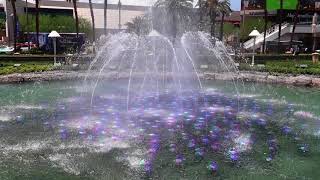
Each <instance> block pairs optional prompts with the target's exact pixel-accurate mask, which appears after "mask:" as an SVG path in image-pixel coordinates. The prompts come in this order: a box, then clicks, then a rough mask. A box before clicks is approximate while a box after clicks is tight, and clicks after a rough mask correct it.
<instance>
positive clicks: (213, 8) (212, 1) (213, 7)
mask: <svg viewBox="0 0 320 180" xmlns="http://www.w3.org/2000/svg"><path fill="white" fill-rule="evenodd" d="M217 5H218V0H207V3H206V6H207V8H208V10H209V15H210V21H211V22H210V23H211V30H210V33H211V36H212V37H215V34H216V33H215V28H216V18H217Z"/></svg>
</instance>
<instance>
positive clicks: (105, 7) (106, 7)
mask: <svg viewBox="0 0 320 180" xmlns="http://www.w3.org/2000/svg"><path fill="white" fill-rule="evenodd" d="M107 10H108V0H104V14H103V15H104V17H103V20H104V26H103V29H104V35H107Z"/></svg>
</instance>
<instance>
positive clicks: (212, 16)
mask: <svg viewBox="0 0 320 180" xmlns="http://www.w3.org/2000/svg"><path fill="white" fill-rule="evenodd" d="M210 19H211V37H212V39H213V45H215V43H216V39H215V33H216V31H215V28H216V12H215V10H213V9H212V8H211V9H210Z"/></svg>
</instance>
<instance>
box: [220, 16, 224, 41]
mask: <svg viewBox="0 0 320 180" xmlns="http://www.w3.org/2000/svg"><path fill="white" fill-rule="evenodd" d="M224 17H225V12H222V17H221V24H220V41H223V25H224Z"/></svg>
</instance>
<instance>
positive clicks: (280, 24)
mask: <svg viewBox="0 0 320 180" xmlns="http://www.w3.org/2000/svg"><path fill="white" fill-rule="evenodd" d="M282 10H283V0H280V10H279V14H280V17H279V33H278V53H279V54H280V53H281V26H282Z"/></svg>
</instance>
